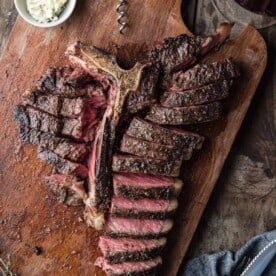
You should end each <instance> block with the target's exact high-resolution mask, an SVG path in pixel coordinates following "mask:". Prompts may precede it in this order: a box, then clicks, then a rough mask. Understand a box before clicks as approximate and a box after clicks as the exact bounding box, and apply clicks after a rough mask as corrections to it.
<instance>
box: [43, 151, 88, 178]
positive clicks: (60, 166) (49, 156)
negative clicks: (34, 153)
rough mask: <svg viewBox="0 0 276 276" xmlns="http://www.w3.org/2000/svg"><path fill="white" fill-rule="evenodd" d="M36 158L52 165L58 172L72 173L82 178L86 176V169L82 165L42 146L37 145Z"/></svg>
mask: <svg viewBox="0 0 276 276" xmlns="http://www.w3.org/2000/svg"><path fill="white" fill-rule="evenodd" d="M38 158H40V159H42V160H44V161H46V162H47V163H49V164H51V165H53V166H54V167H55V168H56V170H57V171H58V172H59V173H62V174H74V175H78V176H80V177H83V178H84V177H86V176H87V173H88V171H87V168H86V167H85V166H84V165H82V164H80V163H75V162H71V161H69V160H66V159H63V158H61V157H59V156H58V155H56V154H55V153H54V152H52V151H50V150H47V149H44V148H42V147H38Z"/></svg>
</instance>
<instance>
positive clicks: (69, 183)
mask: <svg viewBox="0 0 276 276" xmlns="http://www.w3.org/2000/svg"><path fill="white" fill-rule="evenodd" d="M45 184H46V185H47V186H48V187H49V188H50V190H51V191H52V192H53V194H54V195H55V196H56V198H57V200H58V201H60V202H62V203H64V204H66V205H69V206H82V205H83V200H84V199H85V198H86V197H87V196H86V192H85V188H84V180H80V179H78V178H77V177H76V176H75V175H67V174H52V175H50V176H47V177H45Z"/></svg>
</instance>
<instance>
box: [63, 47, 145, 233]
mask: <svg viewBox="0 0 276 276" xmlns="http://www.w3.org/2000/svg"><path fill="white" fill-rule="evenodd" d="M67 54H68V55H69V57H71V59H72V60H73V61H74V62H77V63H78V64H79V65H80V66H82V67H83V68H84V69H85V70H86V71H87V72H88V73H90V74H91V75H92V76H95V75H96V76H98V74H99V73H100V74H101V78H105V83H109V84H110V92H109V98H108V103H107V108H106V111H105V113H104V115H103V119H102V121H101V123H100V125H99V127H98V130H97V133H96V138H95V142H94V146H93V149H92V154H91V156H90V161H89V182H88V186H89V199H88V203H87V206H88V207H87V213H86V219H87V221H88V224H90V225H92V226H93V227H95V228H96V229H101V228H102V227H103V223H104V211H107V210H108V208H109V204H110V193H111V191H110V189H111V163H110V162H111V159H112V153H113V147H114V143H115V137H116V131H117V126H118V124H119V120H120V116H121V112H122V109H123V106H124V102H125V99H126V97H127V96H128V94H129V92H130V91H136V90H137V89H138V87H139V84H140V79H141V75H142V72H143V70H144V68H145V67H146V65H142V64H140V63H136V65H135V66H134V67H133V68H132V69H131V70H123V69H121V68H120V67H119V66H118V65H117V62H116V58H115V57H114V56H112V55H110V54H107V53H106V52H104V51H102V50H100V49H98V48H96V47H93V46H87V45H84V44H82V43H77V44H75V45H73V46H71V47H69V49H68V51H67Z"/></svg>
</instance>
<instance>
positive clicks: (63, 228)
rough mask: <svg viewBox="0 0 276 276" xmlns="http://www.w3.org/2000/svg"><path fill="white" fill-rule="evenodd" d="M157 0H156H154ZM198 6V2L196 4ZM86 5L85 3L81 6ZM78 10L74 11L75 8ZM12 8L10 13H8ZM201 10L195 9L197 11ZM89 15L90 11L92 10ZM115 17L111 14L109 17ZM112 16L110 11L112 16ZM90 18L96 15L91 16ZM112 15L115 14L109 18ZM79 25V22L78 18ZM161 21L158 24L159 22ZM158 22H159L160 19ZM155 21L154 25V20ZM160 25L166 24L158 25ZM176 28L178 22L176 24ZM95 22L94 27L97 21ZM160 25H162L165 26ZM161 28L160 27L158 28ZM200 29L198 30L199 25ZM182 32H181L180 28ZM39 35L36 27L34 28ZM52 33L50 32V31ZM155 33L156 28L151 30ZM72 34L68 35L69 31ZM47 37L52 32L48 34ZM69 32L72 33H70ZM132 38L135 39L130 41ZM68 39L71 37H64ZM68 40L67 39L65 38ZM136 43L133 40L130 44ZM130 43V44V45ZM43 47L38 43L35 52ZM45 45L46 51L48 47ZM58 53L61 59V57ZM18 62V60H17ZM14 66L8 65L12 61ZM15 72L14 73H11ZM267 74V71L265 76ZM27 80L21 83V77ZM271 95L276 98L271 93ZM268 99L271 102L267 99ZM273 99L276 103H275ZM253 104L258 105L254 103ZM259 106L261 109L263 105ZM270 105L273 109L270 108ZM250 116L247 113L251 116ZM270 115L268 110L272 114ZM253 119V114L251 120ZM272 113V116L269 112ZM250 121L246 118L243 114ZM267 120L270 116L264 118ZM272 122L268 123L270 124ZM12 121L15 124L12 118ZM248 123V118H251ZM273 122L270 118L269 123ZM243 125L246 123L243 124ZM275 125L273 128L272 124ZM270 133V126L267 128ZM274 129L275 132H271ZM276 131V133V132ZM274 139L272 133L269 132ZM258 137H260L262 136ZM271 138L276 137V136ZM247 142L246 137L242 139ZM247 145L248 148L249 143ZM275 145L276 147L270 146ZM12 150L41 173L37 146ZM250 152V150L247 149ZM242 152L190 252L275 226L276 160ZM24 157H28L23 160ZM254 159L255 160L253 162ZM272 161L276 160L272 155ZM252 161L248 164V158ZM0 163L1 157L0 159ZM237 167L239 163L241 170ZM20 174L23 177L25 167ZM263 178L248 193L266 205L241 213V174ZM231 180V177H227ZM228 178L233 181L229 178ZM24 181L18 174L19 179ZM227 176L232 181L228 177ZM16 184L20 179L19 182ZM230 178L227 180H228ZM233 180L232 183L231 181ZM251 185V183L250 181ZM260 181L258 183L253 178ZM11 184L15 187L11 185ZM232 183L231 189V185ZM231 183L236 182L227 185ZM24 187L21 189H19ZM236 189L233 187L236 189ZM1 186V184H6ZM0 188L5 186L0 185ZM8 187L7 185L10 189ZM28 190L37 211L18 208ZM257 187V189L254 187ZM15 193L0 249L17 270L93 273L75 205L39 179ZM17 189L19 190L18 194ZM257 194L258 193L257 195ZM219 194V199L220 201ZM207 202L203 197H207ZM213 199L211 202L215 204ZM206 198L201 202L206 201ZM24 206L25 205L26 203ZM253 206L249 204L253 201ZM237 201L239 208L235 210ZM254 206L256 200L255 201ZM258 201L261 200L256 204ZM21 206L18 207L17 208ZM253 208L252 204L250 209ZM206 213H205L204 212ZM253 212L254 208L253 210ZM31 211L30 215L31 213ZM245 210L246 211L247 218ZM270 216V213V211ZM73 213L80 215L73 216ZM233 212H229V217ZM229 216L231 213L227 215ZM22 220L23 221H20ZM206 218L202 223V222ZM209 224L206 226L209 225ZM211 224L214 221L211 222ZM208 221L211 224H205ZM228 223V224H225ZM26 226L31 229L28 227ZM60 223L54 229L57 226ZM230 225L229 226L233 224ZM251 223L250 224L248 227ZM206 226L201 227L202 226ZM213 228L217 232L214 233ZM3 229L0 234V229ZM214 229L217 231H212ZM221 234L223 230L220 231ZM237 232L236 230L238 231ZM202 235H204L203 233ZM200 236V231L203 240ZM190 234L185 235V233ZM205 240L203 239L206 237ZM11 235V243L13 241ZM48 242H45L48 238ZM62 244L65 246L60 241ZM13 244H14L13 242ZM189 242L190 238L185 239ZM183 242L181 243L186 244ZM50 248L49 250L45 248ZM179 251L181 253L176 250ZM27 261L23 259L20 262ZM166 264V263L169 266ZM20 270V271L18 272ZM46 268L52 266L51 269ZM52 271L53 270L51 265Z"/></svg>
mask: <svg viewBox="0 0 276 276" xmlns="http://www.w3.org/2000/svg"><path fill="white" fill-rule="evenodd" d="M152 2H155V1H152ZM167 2H168V5H169V6H170V8H171V2H174V1H167ZM0 7H1V15H4V16H1V20H2V21H1V23H0V24H1V27H2V26H4V27H2V28H1V32H0V33H1V34H2V35H3V38H4V39H2V40H1V46H2V47H3V45H4V44H5V39H7V37H8V32H9V30H10V27H11V26H12V25H13V22H14V17H15V16H14V15H15V14H16V13H15V12H14V9H13V7H12V4H11V1H5V3H1V4H0ZM198 7H199V5H198ZM80 9H81V8H80V7H79V8H78V11H80ZM83 9H84V8H83ZM78 11H77V12H78ZM9 12H10V13H9ZM197 13H199V12H197ZM156 14H160V13H158V12H156ZM175 15H177V13H174V14H173V16H171V17H170V19H169V21H168V22H169V25H170V24H172V25H173V24H175V23H176V22H177V21H178V19H176V16H175ZM90 16H91V15H90ZM84 17H85V19H84V18H83V19H81V20H84V21H86V20H87V19H88V18H90V17H89V16H84ZM113 17H114V16H113ZM111 18H112V16H111ZM93 19H94V18H93ZM113 19H114V18H113ZM19 22H20V26H19V23H18V22H17V24H18V25H17V27H18V26H19V28H20V30H21V31H22V32H23V33H24V30H25V29H26V28H27V25H26V24H25V23H22V21H19ZM191 22H196V20H195V21H194V20H193V18H191ZM78 23H79V24H80V23H81V22H78ZM94 23H95V24H99V22H97V21H96V20H95V19H94ZM161 23H163V22H160V23H159V26H160V24H161ZM161 25H162V24H161ZM156 26H157V25H156ZM162 26H164V25H162ZM178 26H179V27H180V25H178ZM95 27H96V26H95ZM163 28H164V27H163ZM89 29H91V30H93V24H91V25H90V24H87V25H85V30H82V33H81V34H77V33H73V35H75V36H76V37H78V38H81V37H83V36H84V34H85V33H88V30H89ZM159 30H160V29H159ZM178 30H179V29H178V28H177V27H176V28H174V31H175V33H171V35H176V34H177V32H178ZM206 30H207V33H210V32H211V29H208V28H207V29H206V28H205V29H204V28H202V29H201V31H204V32H205V31H206ZM197 31H200V30H197ZM57 32H58V33H62V30H61V29H60V30H58V31H57ZM182 32H183V31H182ZM36 33H37V34H38V35H39V33H40V32H39V31H37V32H36ZM48 33H50V32H48ZM155 33H157V32H155ZM168 34H169V32H167V35H168ZM25 35H28V33H25ZM73 35H72V36H73ZM108 35H110V36H111V37H112V36H113V41H115V42H117V43H119V44H120V39H114V38H115V36H116V35H115V29H114V32H113V33H112V32H111V33H108V34H105V35H104V36H102V37H101V38H102V39H106V38H107V37H108ZM141 35H142V30H140V32H138V35H137V36H136V39H139V36H141ZM49 36H50V34H49ZM72 36H71V37H72ZM159 36H160V33H159V34H158V33H157V34H156V35H155V36H149V37H146V39H147V40H148V39H149V40H151V41H155V40H157V39H158V38H159ZM164 36H166V31H164ZM28 39H30V38H28ZM130 41H133V38H132V40H130ZM22 42H24V43H26V41H22ZM46 42H47V44H48V47H49V48H50V50H53V49H55V48H54V47H53V45H52V41H46ZM68 42H69V41H68ZM66 43H67V41H66ZM31 45H32V47H34V45H33V44H32V43H31ZM20 46H21V47H22V45H19V46H18V47H19V48H17V49H16V50H19V49H20ZM134 46H135V45H134ZM106 47H108V48H110V47H111V46H110V45H107V46H106ZM132 47H133V45H132ZM60 48H61V49H58V50H57V52H56V53H55V54H54V55H52V57H51V58H52V59H50V58H48V59H47V64H48V65H54V64H56V62H57V61H60V59H62V57H63V56H62V54H61V53H62V52H63V49H62V47H60ZM135 48H137V49H136V50H137V51H138V50H139V49H138V48H139V47H138V46H135ZM40 49H41V48H39V47H38V51H39V50H40ZM50 50H49V51H50ZM126 54H127V51H125V52H124V54H122V56H123V55H124V56H125V55H126ZM59 57H60V58H59ZM22 59H24V57H22ZM23 61H24V60H23ZM20 62H22V60H21V61H20ZM31 62H32V63H35V62H36V60H35V58H33V59H32V60H31ZM18 64H19V61H18V63H16V62H15V63H14V64H13V66H15V68H16V66H18ZM44 65H45V64H39V66H36V68H37V69H36V72H33V71H32V72H31V73H30V72H25V75H24V78H26V76H30V75H31V76H32V77H30V78H29V80H28V82H26V81H25V79H21V80H22V84H20V85H18V86H17V87H16V91H17V93H18V91H22V89H23V87H24V88H25V87H28V85H30V84H31V83H32V81H33V80H35V79H36V78H37V77H38V76H39V75H40V74H41V72H42V71H43V69H44V68H45V67H44ZM11 66H12V65H11ZM9 73H11V72H7V74H9ZM15 73H16V72H15ZM268 78H269V76H268ZM24 81H25V82H24ZM2 100H3V101H4V100H5V99H4V98H2ZM18 100H19V97H17V99H16V101H18ZM274 100H275V98H274ZM270 103H271V102H270ZM274 103H275V102H274ZM255 106H256V105H255ZM263 109H265V110H266V106H265V107H263ZM263 109H262V110H263ZM272 110H273V109H272ZM250 116H251V117H250ZM256 116H257V114H254V112H253V113H252V112H251V114H250V115H249V116H248V117H249V120H250V118H252V120H253V122H255V120H256ZM270 116H271V115H270ZM253 118H254V119H253ZM269 118H271V117H269ZM247 120H248V118H247ZM266 120H268V119H267V118H266ZM273 123H275V122H272V125H273ZM11 124H13V123H11ZM251 124H252V121H251ZM270 124H271V122H270ZM260 127H263V125H262V124H261V120H260ZM243 129H244V128H243ZM273 130H274V127H273ZM251 131H252V133H253V134H254V133H255V132H253V129H252V130H251ZM247 132H248V129H246V131H245V135H246V137H247V138H246V139H245V138H243V137H242V138H238V139H241V141H242V139H245V140H243V141H244V142H243V147H246V148H248V151H250V150H251V147H254V145H255V141H256V140H255V141H254V139H253V137H254V135H253V137H252V136H250V137H249V136H248V133H247ZM268 132H269V131H268ZM272 133H273V132H272ZM274 134H275V133H274ZM12 137H13V140H12V141H11V144H13V145H16V144H17V143H14V142H16V141H15V140H14V139H15V137H16V136H15V135H14V134H13V135H12ZM261 138H262V139H263V140H265V139H266V132H265V133H263V134H262V137H261ZM272 138H273V137H272ZM263 140H262V141H263ZM274 140H275V139H274ZM274 140H271V144H270V152H269V151H267V152H265V153H264V154H267V153H268V152H269V154H271V155H272V156H274V158H275V154H274V155H273V150H274V153H275V143H274ZM245 141H246V142H245ZM250 145H251V147H250ZM265 145H266V143H263V142H260V143H259V151H260V152H261V150H262V149H263V148H265ZM273 146H274V148H273ZM13 150H14V151H15V152H19V154H20V155H21V156H20V158H21V160H22V158H23V161H24V165H25V166H26V167H27V166H28V164H31V162H33V163H34V162H35V163H36V164H37V168H36V169H35V174H36V176H37V179H38V174H40V172H42V171H43V170H44V169H45V168H46V166H45V165H44V164H43V162H40V161H37V159H36V158H35V157H32V156H31V157H30V153H32V155H33V156H35V151H34V149H33V148H32V147H24V149H20V148H17V146H14V148H13ZM248 156H249V154H248ZM248 158H249V157H247V156H246V155H244V154H240V153H239V148H238V147H237V146H236V147H235V148H234V150H232V154H231V157H230V158H229V159H228V162H227V163H226V164H227V168H225V169H224V174H223V175H224V178H222V179H226V181H223V180H221V181H220V184H219V185H220V186H219V188H218V189H219V192H217V191H216V197H215V199H214V198H213V199H212V201H211V207H210V208H209V207H208V208H207V212H206V215H205V216H204V218H205V219H204V220H203V225H201V226H200V228H199V230H198V232H197V233H199V234H197V235H196V238H195V239H194V243H193V244H192V247H191V250H190V252H189V257H191V256H193V255H196V254H199V253H202V252H206V251H207V250H208V251H210V250H218V249H221V247H219V246H222V247H223V246H224V247H223V248H227V247H228V248H230V247H231V248H235V247H237V246H239V245H240V244H241V243H242V242H243V241H244V239H247V238H249V236H250V234H251V233H252V232H254V230H255V229H256V232H258V230H261V231H262V230H266V229H268V228H269V223H270V227H271V226H272V227H273V216H270V222H269V221H268V220H269V217H268V216H267V214H268V213H270V214H271V212H272V210H273V208H272V206H273V205H272V204H273V202H272V201H273V193H269V192H270V191H271V190H272V189H271V187H272V188H273V185H275V181H274V180H275V179H273V171H274V169H275V168H273V166H275V162H274V163H271V166H269V167H268V166H266V163H263V162H264V161H263V162H262V160H265V161H266V162H267V157H266V155H263V156H262V158H263V159H262V160H261V162H255V160H254V159H253V158H251V159H250V158H249V160H248ZM25 159H27V160H25ZM252 160H254V161H252ZM274 161H275V160H274ZM250 162H251V163H250ZM1 163H2V160H1ZM248 164H250V166H247V165H248ZM241 165H243V167H241ZM241 168H243V169H242V170H241ZM47 169H48V171H49V167H47ZM21 172H22V175H23V176H24V173H23V171H21ZM252 172H254V173H255V174H254V176H253V174H252ZM24 177H25V180H26V178H27V177H28V175H25V176H24ZM24 177H23V181H24ZM264 177H267V178H269V179H270V180H271V182H268V184H265V183H267V182H265V183H264V186H263V187H262V189H261V188H259V187H256V186H257V185H253V189H251V190H250V193H251V194H250V193H249V194H250V196H252V193H253V194H254V193H255V194H256V193H257V199H258V202H260V200H259V198H260V197H262V198H263V199H262V200H267V199H270V205H269V201H268V202H265V206H266V208H260V209H261V210H256V209H255V213H254V214H257V215H255V216H253V215H251V213H248V212H245V208H246V207H247V206H249V207H250V204H252V203H251V201H252V197H251V199H249V198H248V197H247V193H246V194H243V193H241V192H240V191H244V190H245V188H246V182H245V179H247V180H246V181H248V182H249V183H251V182H250V181H253V180H254V181H256V180H258V181H259V182H260V183H262V178H264ZM39 178H41V176H39ZM3 179H4V178H3V177H2V179H1V183H3V181H2V180H3ZM229 179H230V180H229ZM231 179H232V180H231ZM21 180H22V179H21ZM241 180H242V183H243V185H241V186H242V188H243V189H241V188H240V187H239V186H238V187H237V185H236V183H237V182H238V183H240V182H241ZM229 181H230V182H229ZM18 183H20V181H19V182H18ZM229 183H230V184H229ZM231 183H232V184H231ZM253 184H255V183H254V182H253ZM257 184H258V183H257ZM14 187H16V186H15V185H14ZM221 187H227V189H226V188H224V189H221ZM229 187H230V189H229ZM231 187H234V188H232V189H231ZM20 189H22V190H20ZM235 189H236V190H235ZM4 190H5V189H4ZM264 190H265V191H266V192H264ZM1 191H3V189H1ZM9 191H10V190H9ZM30 191H32V193H33V196H32V197H31V199H30V201H29V204H33V205H37V206H36V207H37V208H36V209H37V210H38V211H37V212H36V211H32V212H29V209H28V208H22V207H23V206H22V205H20V202H16V201H17V200H19V199H20V198H22V193H23V195H24V194H27V193H30ZM254 191H255V192H254ZM38 193H41V195H42V197H46V200H45V201H44V198H38V197H37V194H38ZM14 194H15V195H16V194H17V195H18V198H16V197H15V196H14ZM14 194H12V195H9V196H8V198H7V200H6V201H5V203H7V204H8V205H10V206H11V207H13V208H11V209H10V210H11V212H10V213H9V215H8V216H7V213H4V212H3V213H1V210H0V215H1V221H2V224H3V225H4V226H2V229H5V225H8V226H11V225H12V226H13V227H12V229H8V228H6V229H5V230H6V236H5V237H3V236H2V235H1V237H0V253H1V250H3V249H5V250H3V251H4V252H3V253H5V254H6V253H7V248H8V249H10V251H9V252H10V253H14V255H15V262H18V263H20V264H21V268H20V269H21V271H23V272H24V273H32V274H29V275H38V273H41V271H44V272H46V271H48V273H50V272H51V269H53V268H55V269H59V270H60V272H61V275H62V274H63V273H66V272H67V273H68V272H70V273H69V274H70V275H71V273H72V275H73V273H88V271H89V272H90V273H93V271H91V270H87V268H85V267H86V266H87V265H86V262H87V263H88V265H91V267H90V268H89V269H93V268H92V263H93V260H94V255H93V252H91V249H87V250H85V251H83V245H84V244H86V245H89V246H91V247H93V246H94V247H95V240H94V237H95V233H94V232H93V231H92V230H88V229H86V228H85V227H84V226H83V222H81V221H80V220H81V210H76V211H75V212H74V213H73V214H72V211H71V209H70V208H69V209H68V208H65V207H63V206H60V205H59V204H55V203H54V202H53V201H52V199H51V198H50V197H48V193H47V191H46V190H45V189H43V187H42V186H41V184H40V183H37V187H33V186H30V187H29V188H28V189H27V190H26V189H23V187H20V185H19V186H17V188H16V190H15V191H14ZM19 194H20V195H19ZM260 194H261V196H260ZM233 198H235V204H233ZM220 199H221V200H220ZM206 201H207V199H206ZM214 202H215V203H214ZM204 203H205V202H204ZM204 203H203V202H199V210H200V212H201V211H202V210H203V208H202V204H204ZM230 203H231V204H233V205H234V206H233V208H234V209H233V208H229V206H230ZM214 204H215V206H216V210H213V208H212V206H214ZM26 205H27V204H26ZM252 205H253V204H252ZM49 206H51V209H49ZM239 206H240V208H241V209H239ZM254 206H255V204H254ZM260 206H261V205H260ZM18 207H19V208H20V210H19V208H18ZM44 208H46V210H47V211H48V212H45V213H41V212H39V210H43V209H44ZM251 209H252V208H251ZM239 210H241V212H239ZM233 211H234V212H235V216H234V219H232V220H231V219H229V215H231V214H233ZM208 212H209V213H208ZM260 213H262V218H266V220H267V224H264V223H263V224H262V225H259V219H260ZM252 214H253V213H252ZM32 215H33V216H34V217H33V218H32V219H31V220H30V218H31V216H32ZM247 215H249V216H248V217H247ZM272 215H273V213H272ZM40 216H44V218H45V219H44V221H45V222H46V221H47V223H46V224H44V225H39V224H38V225H37V224H36V222H35V220H36V219H37V218H38V217H40ZM53 217H59V218H62V221H61V222H60V223H57V222H56V221H54V219H53ZM76 217H77V218H78V219H76ZM232 217H233V216H232ZM206 218H208V219H209V220H208V222H206ZM227 218H228V221H226V222H229V224H228V225H229V229H225V220H226V219H227ZM230 218H231V217H230ZM244 220H247V221H250V222H251V224H250V225H246V224H245V222H244ZM220 221H223V223H224V224H220ZM21 222H22V223H21ZM70 222H71V223H72V222H73V223H75V224H76V225H75V226H74V229H75V230H76V232H75V233H74V231H72V229H71V228H70V227H69V228H70V229H68V226H67V225H68V224H70ZM237 222H241V223H242V224H241V225H239V224H237ZM28 223H29V224H30V225H32V227H29V230H28V228H27V227H26V226H27V225H28ZM204 223H205V224H204ZM207 224H209V225H207ZM252 224H257V226H256V227H255V225H254V227H252ZM21 225H23V226H24V225H25V228H24V227H23V231H22V229H21ZM212 225H213V226H212ZM208 226H210V227H208ZM226 227H227V226H226ZM30 228H31V229H32V230H30ZM57 228H58V229H57ZM231 228H232V229H231ZM252 228H253V229H252ZM203 229H204V231H202V230H203ZM245 229H250V231H251V232H248V231H245ZM226 230H228V232H227V233H228V234H229V237H232V236H233V237H235V235H236V237H235V238H236V240H235V241H234V240H233V238H232V239H231V241H230V240H228V241H227V242H228V243H227V242H226V241H225V240H224V237H225V234H224V233H225V231H226ZM26 231H29V232H30V231H31V233H26ZM243 231H244V232H247V233H245V234H244V235H242V234H241V233H239V232H243ZM214 232H215V235H214ZM1 233H3V232H2V231H1ZM216 233H218V234H216ZM220 233H223V234H220ZM237 233H238V234H240V235H237ZM204 234H205V235H206V236H204ZM66 235H68V237H70V238H69V239H66V240H64V241H63V239H64V237H65V236H66ZM79 235H82V237H83V238H82V240H80V239H79ZM200 236H203V237H204V239H203V238H202V239H201V237H200ZM25 237H31V239H30V240H29V241H28V240H26V239H25ZM188 239H189V238H188ZM206 239H207V241H206ZM10 240H12V241H13V242H12V243H11V241H10ZM51 240H57V241H59V242H60V243H59V244H55V246H54V247H53V246H50V241H51ZM45 241H46V242H45ZM47 241H48V242H47ZM42 242H44V244H43V248H44V250H45V252H44V253H43V255H42V256H35V254H33V252H32V248H33V247H34V246H35V245H41V243H42ZM65 243H66V245H64V244H65ZM10 244H13V246H11V247H9V245H10ZM16 244H17V246H16ZM18 244H20V246H18ZM187 244H188V243H187ZM184 247H185V246H184ZM13 249H16V250H15V251H13ZM47 249H49V250H47ZM178 250H181V245H178ZM182 250H183V251H184V248H183V246H182ZM24 255H26V256H28V257H29V258H30V259H31V260H32V262H33V263H34V264H38V263H40V262H42V260H43V263H42V264H43V266H42V267H39V268H36V269H40V270H37V271H35V270H34V267H30V266H28V263H26V262H25V261H24V257H23V256H24ZM180 255H181V254H180ZM79 258H82V262H81V265H79V267H78V270H76V265H77V264H78V260H79ZM45 259H47V262H46V261H45ZM180 260H181V256H178V257H177V263H179V262H180ZM24 262H25V263H24ZM167 267H168V266H167ZM20 269H19V272H20ZM49 269H50V270H49ZM52 271H53V270H52Z"/></svg>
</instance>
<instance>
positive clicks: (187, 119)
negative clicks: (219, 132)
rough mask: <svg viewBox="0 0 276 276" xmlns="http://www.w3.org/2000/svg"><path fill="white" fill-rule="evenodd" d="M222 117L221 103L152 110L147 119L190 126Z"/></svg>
mask: <svg viewBox="0 0 276 276" xmlns="http://www.w3.org/2000/svg"><path fill="white" fill-rule="evenodd" d="M221 115H222V106H221V103H220V102H213V103H209V104H205V105H197V106H190V107H174V108H168V107H162V106H154V107H153V108H151V110H150V112H149V114H148V115H147V116H146V119H148V120H150V121H153V122H155V123H159V124H164V125H189V124H198V123H204V122H210V121H214V120H218V119H219V118H220V117H221Z"/></svg>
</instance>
